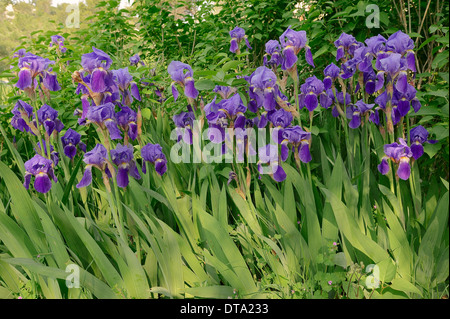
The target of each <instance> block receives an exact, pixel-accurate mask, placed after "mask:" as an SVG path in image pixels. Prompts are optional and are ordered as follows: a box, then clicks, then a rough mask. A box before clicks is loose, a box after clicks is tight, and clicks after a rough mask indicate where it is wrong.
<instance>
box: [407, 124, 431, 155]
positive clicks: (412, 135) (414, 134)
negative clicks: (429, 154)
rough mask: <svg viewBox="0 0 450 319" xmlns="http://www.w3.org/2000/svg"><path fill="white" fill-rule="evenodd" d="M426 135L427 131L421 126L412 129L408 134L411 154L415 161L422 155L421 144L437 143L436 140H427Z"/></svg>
mask: <svg viewBox="0 0 450 319" xmlns="http://www.w3.org/2000/svg"><path fill="white" fill-rule="evenodd" d="M428 134H429V133H428V131H427V130H426V129H425V128H424V127H423V126H422V125H418V126H416V127H414V128H412V129H411V131H410V132H409V139H410V145H411V152H412V156H413V157H414V159H415V160H417V159H418V158H419V157H421V156H422V155H423V143H430V144H435V143H437V141H436V140H429V139H428Z"/></svg>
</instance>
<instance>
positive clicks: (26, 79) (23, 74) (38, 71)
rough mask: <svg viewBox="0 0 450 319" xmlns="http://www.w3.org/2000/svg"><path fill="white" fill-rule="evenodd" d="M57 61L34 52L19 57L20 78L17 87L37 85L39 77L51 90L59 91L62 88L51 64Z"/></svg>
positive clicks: (25, 87) (24, 87) (23, 88)
mask: <svg viewBox="0 0 450 319" xmlns="http://www.w3.org/2000/svg"><path fill="white" fill-rule="evenodd" d="M54 63H55V61H50V60H49V59H44V58H42V57H40V56H37V55H34V54H32V53H29V52H28V53H26V54H25V55H24V56H22V57H21V58H20V59H19V63H18V64H19V68H20V71H19V80H18V81H17V83H16V87H17V88H19V89H21V90H25V89H30V88H34V87H36V86H37V79H39V81H40V82H42V84H43V85H44V86H45V87H46V88H47V89H48V90H50V91H58V90H60V89H61V87H60V86H59V83H58V80H57V79H56V73H55V72H53V70H52V68H51V67H50V65H52V64H54Z"/></svg>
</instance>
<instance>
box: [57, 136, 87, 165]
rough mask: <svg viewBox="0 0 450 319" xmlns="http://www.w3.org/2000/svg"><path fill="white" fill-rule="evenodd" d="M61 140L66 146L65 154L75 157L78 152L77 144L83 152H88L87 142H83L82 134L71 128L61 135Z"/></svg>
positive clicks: (64, 146) (71, 157)
mask: <svg viewBox="0 0 450 319" xmlns="http://www.w3.org/2000/svg"><path fill="white" fill-rule="evenodd" d="M61 142H62V145H63V148H64V154H65V155H66V156H67V157H68V158H70V159H73V158H74V157H75V155H76V154H77V146H78V148H79V149H80V150H82V151H83V152H86V144H84V143H83V142H81V134H80V133H78V132H77V131H75V130H73V129H71V128H69V129H68V130H67V131H66V133H65V134H64V135H63V136H62V137H61Z"/></svg>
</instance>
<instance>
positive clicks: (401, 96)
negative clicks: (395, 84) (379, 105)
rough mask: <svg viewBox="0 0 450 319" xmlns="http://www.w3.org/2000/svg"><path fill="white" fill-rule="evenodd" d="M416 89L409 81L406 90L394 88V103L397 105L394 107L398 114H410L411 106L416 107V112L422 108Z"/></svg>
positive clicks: (401, 115)
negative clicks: (401, 90)
mask: <svg viewBox="0 0 450 319" xmlns="http://www.w3.org/2000/svg"><path fill="white" fill-rule="evenodd" d="M416 92H417V91H416V89H415V88H414V86H412V85H410V84H409V83H407V86H406V90H405V91H404V92H400V91H398V90H397V89H396V88H394V94H393V96H392V105H396V106H397V108H394V109H396V110H397V111H398V116H400V117H404V116H405V115H406V114H408V112H409V110H410V108H411V106H412V107H413V109H414V112H416V113H417V112H418V111H419V110H420V108H421V106H422V105H421V104H420V101H419V100H418V99H417V97H416Z"/></svg>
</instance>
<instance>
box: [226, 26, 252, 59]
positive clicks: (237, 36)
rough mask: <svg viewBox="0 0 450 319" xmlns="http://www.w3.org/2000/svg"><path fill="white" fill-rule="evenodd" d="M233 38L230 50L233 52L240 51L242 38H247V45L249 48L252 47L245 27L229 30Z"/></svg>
mask: <svg viewBox="0 0 450 319" xmlns="http://www.w3.org/2000/svg"><path fill="white" fill-rule="evenodd" d="M229 34H230V37H231V40H230V51H231V52H233V53H236V52H238V53H239V43H240V42H241V41H242V39H244V40H245V45H246V46H247V48H248V49H249V50H251V49H252V47H251V46H250V43H249V42H248V38H247V36H246V35H245V31H244V29H242V28H240V27H235V28H234V29H233V30H231V31H230V32H229Z"/></svg>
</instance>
